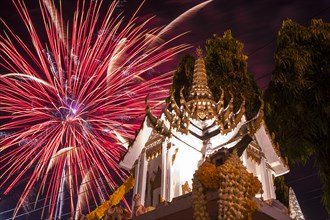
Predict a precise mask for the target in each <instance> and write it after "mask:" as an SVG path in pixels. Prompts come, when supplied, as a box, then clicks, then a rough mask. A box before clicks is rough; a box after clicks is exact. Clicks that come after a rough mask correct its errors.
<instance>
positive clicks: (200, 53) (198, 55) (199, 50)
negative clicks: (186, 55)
mask: <svg viewBox="0 0 330 220" xmlns="http://www.w3.org/2000/svg"><path fill="white" fill-rule="evenodd" d="M196 54H197V57H198V58H201V57H202V56H203V50H202V48H201V47H200V46H198V47H197V48H196Z"/></svg>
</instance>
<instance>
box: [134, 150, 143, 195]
mask: <svg viewBox="0 0 330 220" xmlns="http://www.w3.org/2000/svg"><path fill="white" fill-rule="evenodd" d="M140 166H141V156H139V158H138V159H137V162H136V164H135V170H134V179H135V183H134V189H133V196H134V195H135V194H137V193H138V187H139V185H140V184H139V181H140Z"/></svg>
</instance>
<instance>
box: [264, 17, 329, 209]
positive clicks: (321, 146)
mask: <svg viewBox="0 0 330 220" xmlns="http://www.w3.org/2000/svg"><path fill="white" fill-rule="evenodd" d="M275 62H276V65H275V70H274V72H273V75H272V81H271V83H270V85H269V88H268V89H267V91H266V93H265V101H266V116H267V118H266V119H267V124H268V126H269V128H270V130H273V131H274V132H275V133H276V136H277V137H276V138H277V141H279V143H280V144H281V147H282V150H283V153H284V154H285V155H286V156H288V157H289V159H290V160H291V161H292V162H301V163H305V162H306V161H308V159H309V157H310V156H311V155H312V154H315V155H316V165H317V168H318V171H319V174H320V177H321V181H322V182H323V190H324V196H323V201H324V204H325V207H326V209H327V211H328V213H330V162H329V157H330V136H329V131H330V123H329V122H330V120H329V119H330V89H329V85H330V24H329V23H324V22H323V21H322V20H312V22H311V25H310V26H309V27H304V26H301V25H299V24H297V23H295V22H293V21H292V20H286V21H284V22H283V25H282V28H281V30H280V31H279V34H278V42H277V50H276V52H275Z"/></svg>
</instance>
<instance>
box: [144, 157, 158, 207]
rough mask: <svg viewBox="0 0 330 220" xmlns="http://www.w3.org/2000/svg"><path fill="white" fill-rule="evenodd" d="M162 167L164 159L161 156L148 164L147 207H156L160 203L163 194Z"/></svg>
mask: <svg viewBox="0 0 330 220" xmlns="http://www.w3.org/2000/svg"><path fill="white" fill-rule="evenodd" d="M161 165H162V157H161V156H160V155H159V156H158V157H156V158H154V159H151V160H149V162H148V173H147V183H146V184H147V187H146V192H145V193H146V199H145V206H156V205H157V204H158V203H159V198H160V192H161V173H162V170H161Z"/></svg>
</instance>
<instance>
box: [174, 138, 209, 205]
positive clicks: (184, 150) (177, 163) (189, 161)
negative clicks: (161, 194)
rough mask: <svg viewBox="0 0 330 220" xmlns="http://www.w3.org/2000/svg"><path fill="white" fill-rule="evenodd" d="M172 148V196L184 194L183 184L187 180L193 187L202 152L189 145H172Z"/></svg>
mask: <svg viewBox="0 0 330 220" xmlns="http://www.w3.org/2000/svg"><path fill="white" fill-rule="evenodd" d="M171 150H172V160H171V165H172V173H171V179H172V183H171V186H172V193H171V198H170V199H173V198H174V197H177V196H180V195H182V185H183V184H185V182H186V181H187V182H188V184H189V187H190V188H192V178H193V175H194V173H195V171H196V169H197V168H198V166H199V165H200V163H201V161H202V160H203V159H202V154H201V153H200V152H198V151H196V150H195V149H192V148H190V147H188V146H187V145H183V144H181V146H180V145H175V144H173V146H172V147H171Z"/></svg>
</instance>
